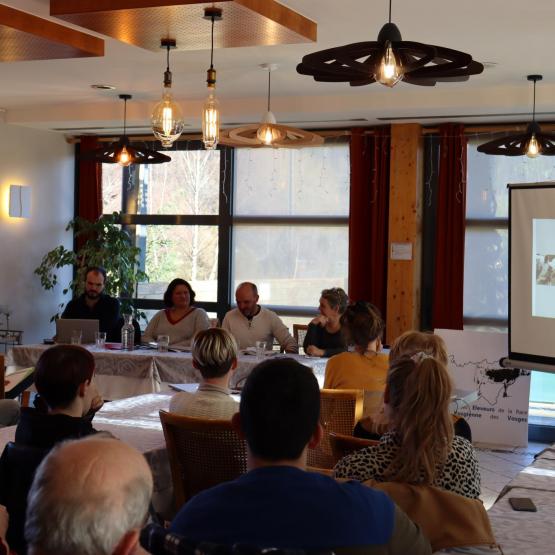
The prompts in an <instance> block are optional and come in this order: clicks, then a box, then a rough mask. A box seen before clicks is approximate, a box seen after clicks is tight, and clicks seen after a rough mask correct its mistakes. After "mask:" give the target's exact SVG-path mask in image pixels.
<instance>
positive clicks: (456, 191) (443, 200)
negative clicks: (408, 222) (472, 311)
mask: <svg viewBox="0 0 555 555" xmlns="http://www.w3.org/2000/svg"><path fill="white" fill-rule="evenodd" d="M466 146H467V140H466V137H465V135H464V126H463V125H461V124H455V123H446V124H443V125H441V126H440V151H439V178H438V196H437V214H436V233H435V268H434V301H433V302H434V304H433V307H434V308H433V326H434V328H447V329H455V330H460V329H463V286H464V232H465V215H466Z"/></svg>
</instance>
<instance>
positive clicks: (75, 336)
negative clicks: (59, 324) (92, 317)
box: [71, 330, 83, 345]
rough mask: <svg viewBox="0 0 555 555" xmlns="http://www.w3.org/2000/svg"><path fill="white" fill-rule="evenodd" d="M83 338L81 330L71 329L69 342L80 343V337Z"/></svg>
mask: <svg viewBox="0 0 555 555" xmlns="http://www.w3.org/2000/svg"><path fill="white" fill-rule="evenodd" d="M82 338H83V331H82V330H71V344H72V345H81V339H82Z"/></svg>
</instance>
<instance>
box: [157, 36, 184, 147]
mask: <svg viewBox="0 0 555 555" xmlns="http://www.w3.org/2000/svg"><path fill="white" fill-rule="evenodd" d="M175 45H176V43H175V40H174V39H162V40H161V42H160V47H161V48H165V49H166V56H167V66H166V71H165V72H164V89H163V91H162V100H161V101H160V102H158V104H156V106H154V110H152V117H151V120H150V122H151V124H152V132H153V133H154V136H155V137H156V138H157V139H158V140H159V141H160V142H161V143H162V146H163V147H164V148H169V147H171V146H172V144H173V143H174V142H175V141H177V139H179V137H180V135H181V133H183V129H184V128H185V121H184V119H183V113H182V112H181V108H180V107H179V104H177V102H174V100H173V93H172V72H171V71H170V50H171V49H172V48H175Z"/></svg>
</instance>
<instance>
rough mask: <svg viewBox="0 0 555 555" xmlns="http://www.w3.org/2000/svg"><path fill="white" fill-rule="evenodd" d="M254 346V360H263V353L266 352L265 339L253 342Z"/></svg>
mask: <svg viewBox="0 0 555 555" xmlns="http://www.w3.org/2000/svg"><path fill="white" fill-rule="evenodd" d="M255 347H256V360H264V355H265V353H266V341H257V342H256V343H255Z"/></svg>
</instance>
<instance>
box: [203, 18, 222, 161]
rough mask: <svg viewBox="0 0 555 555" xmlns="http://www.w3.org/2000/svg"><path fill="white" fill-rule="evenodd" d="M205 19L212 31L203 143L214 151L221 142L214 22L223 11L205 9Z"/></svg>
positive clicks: (207, 148)
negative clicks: (209, 22) (215, 66)
mask: <svg viewBox="0 0 555 555" xmlns="http://www.w3.org/2000/svg"><path fill="white" fill-rule="evenodd" d="M204 19H208V20H210V21H211V22H212V31H211V43H210V67H209V68H208V71H207V72H206V84H207V86H208V97H207V98H206V101H205V103H204V106H203V109H202V142H203V144H204V148H206V150H214V149H215V148H216V147H217V146H218V141H219V140H220V103H219V102H218V99H217V98H216V70H215V69H214V22H215V21H220V20H221V19H222V10H221V9H220V8H215V7H210V8H205V10H204Z"/></svg>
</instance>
